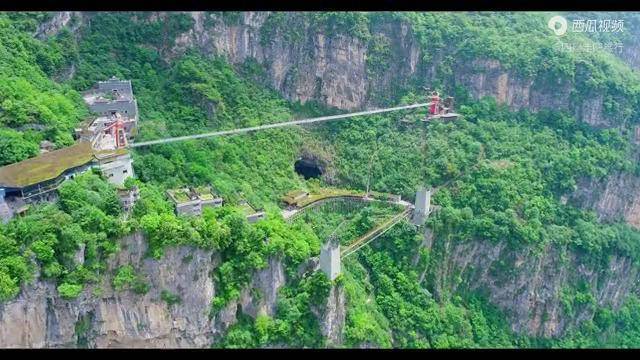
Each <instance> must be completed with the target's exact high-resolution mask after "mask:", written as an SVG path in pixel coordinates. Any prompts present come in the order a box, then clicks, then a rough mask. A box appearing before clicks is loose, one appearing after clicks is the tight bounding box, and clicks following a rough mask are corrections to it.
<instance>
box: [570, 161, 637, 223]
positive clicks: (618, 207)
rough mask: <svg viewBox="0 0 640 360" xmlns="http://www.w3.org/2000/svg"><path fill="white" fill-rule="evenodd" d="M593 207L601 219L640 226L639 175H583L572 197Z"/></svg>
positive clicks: (578, 202) (583, 205)
mask: <svg viewBox="0 0 640 360" xmlns="http://www.w3.org/2000/svg"><path fill="white" fill-rule="evenodd" d="M573 200H574V201H575V202H576V203H577V204H578V205H579V206H582V207H586V208H589V209H592V210H594V211H595V212H596V214H597V216H598V219H599V220H601V221H616V220H618V221H624V222H626V223H628V224H629V225H631V226H633V227H635V228H636V229H640V178H639V177H637V176H633V175H631V174H628V173H616V174H614V175H611V176H609V177H607V178H605V179H604V180H600V181H598V180H595V179H584V180H582V182H581V183H579V184H578V191H576V193H575V194H574V199H573Z"/></svg>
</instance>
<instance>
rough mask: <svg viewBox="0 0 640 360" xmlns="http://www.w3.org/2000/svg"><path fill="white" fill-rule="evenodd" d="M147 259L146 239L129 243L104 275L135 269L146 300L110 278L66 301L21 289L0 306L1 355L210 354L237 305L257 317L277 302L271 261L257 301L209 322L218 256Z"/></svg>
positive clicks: (194, 253) (276, 272)
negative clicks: (77, 351)
mask: <svg viewBox="0 0 640 360" xmlns="http://www.w3.org/2000/svg"><path fill="white" fill-rule="evenodd" d="M145 252H146V240H145V239H144V237H143V236H141V235H140V234H134V235H131V236H128V237H126V238H124V239H123V241H122V251H121V252H120V253H119V254H118V255H117V257H116V258H115V259H112V260H111V261H110V263H109V270H108V271H107V273H109V274H111V273H112V272H113V271H112V270H113V269H116V268H117V267H119V266H122V265H127V264H131V265H133V266H134V268H136V269H138V271H139V273H141V274H144V277H145V280H146V282H147V283H148V284H149V285H150V290H149V292H148V293H147V294H145V295H138V294H135V293H134V292H132V291H128V290H127V291H121V292H116V291H115V290H114V289H113V287H112V286H111V281H112V276H105V277H104V278H103V281H102V283H100V284H97V285H91V286H88V287H87V288H86V289H85V290H84V291H83V292H82V294H81V295H80V296H79V297H78V298H76V299H74V300H70V301H68V300H64V299H62V298H61V297H60V296H59V295H58V293H57V290H56V288H55V285H54V284H52V283H50V282H47V281H43V280H38V279H36V280H35V281H34V283H33V284H30V285H26V286H24V288H23V289H22V291H21V293H20V295H19V296H18V297H17V298H16V299H14V300H12V301H9V302H7V303H4V304H0V347H34V348H40V347H77V346H87V347H91V348H93V347H98V348H102V347H154V348H155V347H158V348H166V347H198V348H200V347H208V346H209V345H210V344H211V343H212V341H213V339H214V338H215V337H216V336H219V335H220V334H221V333H223V332H224V331H225V329H226V328H227V327H228V326H230V325H231V324H233V323H234V322H235V312H236V308H237V306H238V303H242V305H241V307H242V310H243V311H245V312H246V313H249V314H251V313H254V314H255V313H256V311H257V310H255V309H258V310H259V309H265V311H266V312H267V313H271V314H272V313H273V310H274V304H275V301H274V300H275V294H276V293H277V290H278V288H279V286H281V285H282V284H283V282H284V275H283V270H282V264H281V263H280V262H279V261H278V260H276V259H272V260H271V261H270V262H269V266H268V267H267V268H265V269H262V270H260V271H258V272H257V273H256V274H255V276H254V279H253V282H252V284H251V286H253V287H256V288H259V289H261V290H262V291H263V294H264V296H263V297H261V300H255V299H253V298H252V296H251V295H250V293H249V292H248V291H246V292H244V293H243V297H242V299H241V300H240V301H238V302H236V303H232V304H230V305H229V309H232V311H222V312H220V313H219V314H217V315H216V316H213V317H210V316H209V314H210V309H211V300H212V299H213V297H214V296H215V288H214V285H213V281H212V280H211V277H210V274H211V272H212V271H213V270H214V269H215V267H216V266H217V265H218V262H219V260H218V257H217V254H215V253H211V252H206V251H202V250H198V249H193V248H188V247H178V248H171V249H167V250H166V251H165V255H164V256H163V258H162V259H161V260H153V259H149V258H145V257H144V254H145ZM162 291H169V292H170V293H172V294H175V295H177V296H178V297H179V298H180V302H179V303H176V304H173V305H169V304H167V303H166V302H164V301H163V300H162V298H161V293H162ZM254 303H255V304H254Z"/></svg>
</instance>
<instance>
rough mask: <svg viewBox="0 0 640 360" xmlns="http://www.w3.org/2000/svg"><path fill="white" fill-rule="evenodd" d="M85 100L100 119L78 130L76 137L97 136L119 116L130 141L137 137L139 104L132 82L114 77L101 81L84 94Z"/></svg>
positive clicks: (91, 121)
mask: <svg viewBox="0 0 640 360" xmlns="http://www.w3.org/2000/svg"><path fill="white" fill-rule="evenodd" d="M83 98H84V101H85V102H86V103H87V106H88V107H89V109H90V110H91V112H92V113H94V114H96V115H98V118H97V119H95V120H90V121H89V122H87V123H85V124H83V125H84V126H81V127H80V128H77V129H76V136H80V137H81V136H83V135H84V136H91V135H94V136H95V133H98V132H99V131H101V130H102V129H103V127H104V126H106V125H108V124H109V123H110V122H111V121H113V120H112V118H113V117H116V116H118V117H121V118H122V119H123V120H122V122H123V124H124V129H125V132H126V134H127V136H128V138H129V140H131V139H133V138H134V137H135V135H136V134H137V131H138V102H137V100H136V98H135V96H133V89H132V87H131V81H130V80H120V79H118V78H117V77H115V76H114V77H112V78H111V79H109V80H107V81H99V82H98V85H97V87H94V88H93V89H91V90H89V91H87V92H85V93H84V94H83Z"/></svg>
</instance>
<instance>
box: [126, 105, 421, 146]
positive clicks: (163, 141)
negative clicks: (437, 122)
mask: <svg viewBox="0 0 640 360" xmlns="http://www.w3.org/2000/svg"><path fill="white" fill-rule="evenodd" d="M429 105H431V103H420V104H412V105H403V106H395V107H390V108H383V109H374V110H365V111H359V112H354V113H346V114H338V115H329V116H320V117H315V118H309V119H300V120H291V121H285V122H278V123H273V124H265V125H259V126H251V127H246V128H239V129H230V130H220V131H213V132H208V133H202V134H195V135H185V136H177V137H170V138H164V139H157V140H149V141H142V142H134V143H130V144H127V147H129V148H137V147H143V146H150V145H157V144H166V143H171V142H176V141H184V140H193V139H202V138H209V137H215V136H225V135H237V134H244V133H249V132H255V131H260V130H267V129H274V128H280V127H286V126H294V125H307V124H313V123H319V122H325V121H332V120H343V119H348V118H352V117H357V116H365V115H373V114H382V113H388V112H392V111H400V110H408V109H416V108H420V107H426V106H429Z"/></svg>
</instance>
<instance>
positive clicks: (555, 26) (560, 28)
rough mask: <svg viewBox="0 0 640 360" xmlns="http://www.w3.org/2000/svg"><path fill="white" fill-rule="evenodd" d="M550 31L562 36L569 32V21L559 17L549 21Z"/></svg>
mask: <svg viewBox="0 0 640 360" xmlns="http://www.w3.org/2000/svg"><path fill="white" fill-rule="evenodd" d="M548 26H549V29H551V30H553V32H554V33H556V35H558V36H562V35H564V34H565V33H566V32H567V19H565V18H564V17H563V16H560V15H557V16H554V17H552V18H551V19H549V24H548Z"/></svg>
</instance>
